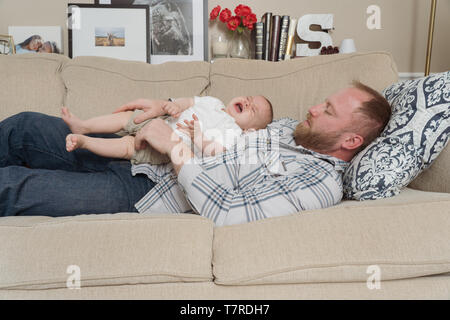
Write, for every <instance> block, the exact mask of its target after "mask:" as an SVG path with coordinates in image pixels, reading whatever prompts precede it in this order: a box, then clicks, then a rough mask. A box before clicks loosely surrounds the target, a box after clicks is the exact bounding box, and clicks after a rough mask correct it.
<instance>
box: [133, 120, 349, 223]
mask: <svg viewBox="0 0 450 320" xmlns="http://www.w3.org/2000/svg"><path fill="white" fill-rule="evenodd" d="M173 134H174V135H175V136H176V137H175V136H173ZM136 141H137V144H139V146H140V145H141V144H143V142H145V143H149V144H150V145H151V146H152V147H154V148H155V149H156V150H158V151H159V152H161V153H164V154H167V155H169V156H170V158H171V160H172V163H173V166H174V168H175V171H176V173H177V175H178V183H179V185H180V187H181V188H182V189H183V191H184V193H185V196H186V199H187V200H188V201H189V203H190V204H191V206H192V208H193V209H194V210H195V211H197V212H198V213H199V214H200V215H202V216H204V217H207V218H209V219H211V220H213V221H214V223H215V225H216V226H221V225H230V224H240V223H245V222H251V221H255V220H259V219H265V218H269V217H276V216H284V215H288V214H294V213H297V212H299V211H302V210H310V209H318V208H324V207H329V206H332V205H335V204H336V203H338V202H339V201H340V200H341V198H342V187H341V184H340V181H341V180H340V179H341V177H340V176H339V175H338V174H337V173H335V172H334V173H333V171H332V170H328V168H327V167H326V166H330V165H329V164H328V163H325V162H324V164H323V166H324V167H323V168H322V167H321V168H319V169H320V170H318V169H317V167H318V164H317V163H316V162H314V163H311V165H310V167H308V166H307V167H303V166H302V168H301V169H300V170H297V171H294V172H292V173H289V174H285V175H271V174H270V173H268V172H266V171H265V170H264V169H263V164H261V163H259V161H258V163H254V164H245V163H243V164H240V163H238V162H239V159H237V158H236V159H235V161H234V162H232V163H229V164H227V165H226V167H224V169H223V171H221V170H211V171H206V170H205V169H203V167H202V166H200V165H199V164H198V163H196V162H195V161H193V160H194V159H193V154H192V152H191V150H190V148H189V147H188V146H186V145H185V144H184V143H183V142H181V140H180V139H179V137H178V135H176V133H174V132H173V130H172V129H171V128H170V127H169V126H168V125H167V124H166V123H165V122H164V121H162V120H160V119H156V120H154V121H151V122H150V123H149V124H147V125H146V126H145V127H144V128H142V129H141V130H140V131H139V132H138V134H137V135H136ZM145 143H144V144H145ZM245 166H250V167H249V170H246V171H245V173H244V176H243V177H242V178H241V179H240V178H239V175H240V172H239V171H240V170H242V168H243V167H245ZM266 175H267V176H266ZM227 179H228V180H230V181H227Z"/></svg>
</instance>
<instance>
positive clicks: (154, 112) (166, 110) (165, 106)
mask: <svg viewBox="0 0 450 320" xmlns="http://www.w3.org/2000/svg"><path fill="white" fill-rule="evenodd" d="M193 105H194V98H178V99H175V100H172V101H169V100H149V99H137V100H134V101H131V102H128V103H126V104H124V105H122V106H120V107H119V108H117V109H116V110H115V111H114V112H113V113H117V112H123V111H134V110H136V109H138V110H143V111H144V113H142V114H140V115H138V116H136V118H135V119H134V122H135V123H136V124H139V123H141V122H144V121H145V120H148V119H153V118H156V117H158V116H163V115H166V114H170V115H171V116H175V117H178V116H179V115H180V113H181V112H183V111H184V110H186V109H187V108H189V107H191V106H193Z"/></svg>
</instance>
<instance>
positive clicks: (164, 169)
mask: <svg viewBox="0 0 450 320" xmlns="http://www.w3.org/2000/svg"><path fill="white" fill-rule="evenodd" d="M141 102H144V103H139V104H140V105H132V104H131V105H126V106H124V107H123V108H121V109H119V110H120V111H123V110H132V109H136V108H139V109H143V110H144V111H146V113H145V114H144V115H143V117H141V118H140V119H136V120H135V121H136V122H138V121H140V120H143V119H144V118H145V117H146V116H147V117H148V118H150V117H151V116H152V115H151V112H152V110H151V107H148V106H145V101H141ZM143 104H144V106H143ZM245 107H246V106H244V108H245ZM389 116H390V106H389V104H388V103H387V101H386V100H385V99H384V98H383V97H382V96H381V95H380V94H379V93H377V92H376V91H374V90H372V89H370V88H368V87H366V86H364V85H362V84H360V83H355V84H354V85H353V86H352V87H350V88H346V89H344V90H341V91H339V92H337V93H335V94H333V95H331V96H330V97H328V99H326V101H325V102H323V103H322V104H319V105H317V106H313V107H311V108H310V109H309V112H308V115H307V120H305V121H304V122H302V123H300V124H298V125H297V127H296V130H295V133H294V135H287V136H284V137H281V139H280V141H276V140H277V139H276V138H277V137H278V135H273V134H271V133H268V134H266V135H262V136H261V135H257V134H255V135H254V136H253V138H251V139H250V141H249V143H247V144H245V145H244V147H243V148H242V149H239V148H236V149H235V150H234V151H233V150H231V151H229V152H226V153H224V154H222V155H221V156H220V157H218V158H216V159H212V158H205V159H204V160H202V161H200V163H197V162H196V161H194V158H193V154H192V152H191V150H190V148H189V147H188V146H187V145H185V144H183V143H181V141H180V140H179V139H177V138H174V136H175V137H176V135H172V133H173V132H172V129H171V128H170V127H168V126H167V125H166V124H165V123H164V122H163V121H159V120H158V119H156V120H154V121H152V122H150V123H149V124H147V125H146V126H145V127H144V128H143V129H142V130H141V131H140V132H139V133H138V134H137V136H136V139H135V141H136V148H137V149H139V148H142V147H145V145H146V144H150V145H151V146H152V147H153V148H155V149H156V150H158V151H159V152H161V153H163V154H166V155H168V156H169V157H170V158H171V160H172V164H171V165H170V164H169V165H165V166H150V165H138V166H133V167H132V168H131V172H132V174H133V176H132V175H130V174H129V172H130V167H131V165H130V164H129V163H128V162H123V161H111V159H104V158H101V157H97V156H95V155H93V154H91V153H89V152H88V151H85V150H76V151H79V152H73V153H68V152H66V151H65V136H66V135H67V134H68V133H69V132H68V128H67V126H65V125H64V123H63V122H62V121H61V120H60V119H58V118H54V117H49V116H45V115H41V114H36V113H22V114H19V115H16V116H13V117H11V118H8V119H6V120H4V121H2V122H1V123H0V213H1V214H2V215H51V216H62V215H74V214H90V213H113V212H123V211H126V212H136V211H138V212H145V213H147V212H149V213H150V212H153V213H162V212H192V210H193V211H195V212H196V213H198V214H200V215H202V216H205V217H207V218H210V219H212V220H213V221H214V223H215V224H216V225H218V226H220V225H228V224H237V223H244V222H249V221H254V220H258V219H263V218H268V217H273V216H281V215H287V214H292V213H295V212H298V211H302V210H309V209H317V208H323V207H328V206H332V205H334V204H336V203H338V202H339V201H340V200H341V198H342V173H343V171H344V170H345V168H346V167H347V165H348V161H350V160H351V159H352V158H353V156H354V155H355V154H356V153H357V152H358V151H359V150H360V149H361V148H363V147H364V146H365V145H367V144H368V143H370V141H371V140H373V139H374V138H375V137H377V136H378V135H379V134H380V132H381V131H382V129H383V128H384V126H385V125H386V124H387V122H388V120H389ZM274 141H276V142H277V143H276V145H275V144H274V143H273V142H274ZM274 148H276V150H275V152H274ZM249 154H250V155H251V157H252V159H253V161H251V162H249V161H247V160H248V159H247V158H246V156H248V155H249Z"/></svg>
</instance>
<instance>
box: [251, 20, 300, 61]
mask: <svg viewBox="0 0 450 320" xmlns="http://www.w3.org/2000/svg"><path fill="white" fill-rule="evenodd" d="M296 26H297V19H293V18H291V17H289V16H279V15H273V14H272V13H271V12H266V13H265V14H264V15H263V16H262V18H261V21H260V22H257V23H256V24H255V59H258V60H268V61H282V60H288V59H290V58H291V55H292V49H293V42H294V35H295V28H296Z"/></svg>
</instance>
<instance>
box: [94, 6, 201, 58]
mask: <svg viewBox="0 0 450 320" xmlns="http://www.w3.org/2000/svg"><path fill="white" fill-rule="evenodd" d="M95 3H96V4H97V5H110V4H111V5H123V6H131V7H133V6H137V5H148V6H149V9H150V12H149V21H150V33H151V36H150V41H151V43H150V47H151V49H150V50H151V59H150V60H151V63H152V64H159V63H164V62H168V61H198V60H200V61H208V59H209V57H208V53H209V50H208V17H209V15H208V1H207V0H95ZM160 30H164V32H160Z"/></svg>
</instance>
